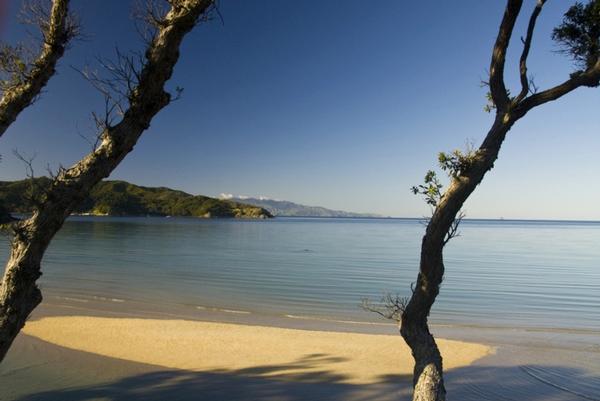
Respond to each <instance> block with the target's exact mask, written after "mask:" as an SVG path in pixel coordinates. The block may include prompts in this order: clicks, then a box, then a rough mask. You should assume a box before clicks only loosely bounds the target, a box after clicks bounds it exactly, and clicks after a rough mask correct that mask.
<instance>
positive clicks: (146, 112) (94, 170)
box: [0, 0, 213, 361]
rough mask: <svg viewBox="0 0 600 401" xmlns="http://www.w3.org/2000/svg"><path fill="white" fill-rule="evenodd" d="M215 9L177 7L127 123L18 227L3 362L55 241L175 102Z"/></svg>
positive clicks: (2, 295)
mask: <svg viewBox="0 0 600 401" xmlns="http://www.w3.org/2000/svg"><path fill="white" fill-rule="evenodd" d="M212 5H213V0H180V1H178V2H173V3H172V6H171V9H170V11H169V12H168V13H167V14H166V16H165V17H164V20H163V21H162V22H161V25H160V28H159V29H158V31H157V33H156V35H155V36H154V39H153V40H152V43H151V44H150V46H149V48H148V49H147V51H146V62H145V64H144V66H143V68H142V70H141V71H140V72H139V77H140V78H139V82H138V84H137V86H136V87H135V88H132V90H131V92H130V94H129V108H128V109H127V110H126V111H125V112H124V114H123V118H122V120H121V121H120V122H119V123H118V124H116V125H114V126H108V127H106V129H105V130H104V131H103V132H102V135H101V138H102V142H101V143H100V145H99V146H98V147H97V148H96V149H95V150H94V151H93V152H91V153H89V154H88V155H87V156H85V157H84V158H83V159H81V160H80V161H79V162H78V163H76V164H75V165H74V166H72V167H71V168H69V169H67V170H64V171H62V172H61V173H60V174H59V175H58V177H57V178H56V179H55V180H54V181H53V182H52V185H51V186H50V188H49V189H48V191H47V192H46V194H45V198H44V199H43V201H42V202H41V204H40V205H38V206H37V207H36V210H35V211H34V213H33V215H32V216H31V217H30V218H29V219H27V220H25V221H22V222H20V223H18V224H17V225H16V226H15V235H14V239H13V241H12V245H11V254H10V258H9V260H8V262H7V264H6V270H5V274H4V278H3V280H2V283H0V361H2V359H3V358H4V356H5V355H6V353H7V351H8V349H9V348H10V345H11V344H12V342H13V340H14V338H15V337H16V335H17V334H18V333H19V331H20V330H21V329H22V328H23V326H24V325H25V321H26V319H27V317H28V316H29V314H30V313H31V312H32V311H33V309H34V308H35V307H36V306H37V305H38V304H39V303H40V302H41V300H42V294H41V291H40V290H39V288H38V287H37V285H36V280H37V279H38V278H39V277H40V276H41V261H42V257H43V255H44V252H45V250H46V248H47V247H48V245H49V244H50V241H51V240H52V238H53V237H54V235H55V234H56V232H57V231H58V230H59V229H60V228H61V226H62V224H63V223H64V221H65V220H66V218H67V217H68V216H69V215H70V214H71V212H72V211H73V210H74V209H75V208H76V207H77V206H78V205H79V204H80V203H81V202H82V201H83V200H84V199H85V197H86V196H87V195H88V194H89V192H90V191H91V189H92V188H93V187H94V185H96V184H97V183H98V182H99V181H100V180H102V179H103V178H106V177H108V175H109V174H110V173H111V172H112V171H113V170H114V169H115V168H116V167H117V166H118V165H119V163H120V162H121V161H122V160H123V159H124V158H125V156H126V155H127V154H128V153H129V152H131V151H132V150H133V147H134V146H135V144H136V142H137V140H138V139H139V137H140V136H141V135H142V133H143V132H144V131H145V130H146V129H147V128H148V127H149V126H150V122H151V120H152V118H153V117H154V116H155V115H156V114H157V113H158V112H159V111H160V110H161V109H162V108H163V107H165V106H166V105H167V104H169V101H170V95H169V94H168V93H167V92H165V90H164V85H165V83H166V82H167V81H168V80H169V78H170V77H171V75H172V72H173V67H174V66H175V64H176V63H177V59H178V58H179V46H180V44H181V41H182V39H183V37H184V36H185V35H186V34H187V33H188V32H189V31H190V30H191V29H192V28H193V27H194V25H195V24H196V23H197V22H198V19H199V18H200V16H201V15H203V14H204V13H205V12H207V10H208V9H209V8H210V7H211V6H212Z"/></svg>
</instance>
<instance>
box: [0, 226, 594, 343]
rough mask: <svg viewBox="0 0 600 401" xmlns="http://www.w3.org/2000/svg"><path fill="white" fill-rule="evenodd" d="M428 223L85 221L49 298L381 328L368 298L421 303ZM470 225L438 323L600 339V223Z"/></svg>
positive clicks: (452, 261)
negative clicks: (418, 290) (414, 298)
mask: <svg viewBox="0 0 600 401" xmlns="http://www.w3.org/2000/svg"><path fill="white" fill-rule="evenodd" d="M425 223H426V222H424V221H423V220H420V219H368V218H365V219H361V218H340V219H337V218H285V217H277V218H274V219H269V220H235V219H197V218H180V217H171V218H167V217H92V216H80V217H71V218H69V219H68V220H67V222H66V223H65V225H64V226H63V228H62V229H61V230H60V232H59V233H58V234H57V235H56V237H55V238H54V240H53V241H52V243H51V244H50V247H49V249H48V250H47V252H46V255H45V257H44V260H43V263H42V271H43V276H42V277H41V279H40V280H39V283H40V287H41V288H42V291H43V293H44V297H45V301H48V302H58V301H60V300H62V301H65V302H71V303H75V304H85V303H89V302H96V303H98V302H100V303H102V302H105V303H112V304H122V305H131V308H136V307H137V308H142V307H143V309H144V310H152V309H153V308H154V307H156V308H159V307H160V308H164V306H165V305H168V306H169V307H170V308H171V310H180V311H187V313H188V314H189V313H192V312H194V311H219V312H221V313H229V314H238V315H256V316H276V317H281V318H288V319H308V320H311V319H312V320H323V321H327V320H331V321H340V322H357V323H365V324H366V323H372V324H377V323H378V322H384V321H385V319H383V318H381V317H380V316H379V315H377V314H376V313H373V312H371V311H368V310H365V309H364V308H363V306H362V304H363V302H364V300H368V302H370V303H371V305H373V306H377V304H378V302H379V301H380V300H381V299H382V298H383V297H385V296H386V295H388V294H389V295H392V296H394V297H395V296H399V297H406V296H410V294H411V284H412V283H413V282H414V281H415V280H416V277H417V273H418V266H419V253H420V243H421V238H422V235H423V233H424V231H425ZM459 231H460V236H458V237H456V238H454V239H452V240H451V241H450V242H449V243H448V245H447V246H446V249H445V252H444V262H445V267H446V273H445V277H444V281H443V284H442V288H441V291H440V295H439V297H438V299H437V301H436V303H435V305H434V307H433V310H432V313H431V316H430V322H431V323H432V324H434V325H436V324H437V325H455V326H478V327H492V328H493V327H515V326H517V327H521V328H526V329H555V330H561V329H566V330H579V331H582V332H590V333H595V332H598V333H600V313H598V311H599V310H600V222H584V221H525V220H518V221H517V220H464V221H463V222H462V223H461V225H460V229H459ZM8 253H9V238H8V237H7V236H6V235H5V236H2V237H1V238H0V255H2V261H3V262H4V261H5V260H6V259H7V258H8Z"/></svg>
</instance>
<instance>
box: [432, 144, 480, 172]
mask: <svg viewBox="0 0 600 401" xmlns="http://www.w3.org/2000/svg"><path fill="white" fill-rule="evenodd" d="M476 155H477V152H476V151H475V150H474V149H473V147H472V145H468V146H467V149H466V151H464V152H463V151H461V150H460V149H455V150H453V151H452V152H451V153H445V152H440V153H439V154H438V163H439V165H440V168H441V169H442V170H444V171H445V172H446V173H447V174H448V176H450V177H454V178H456V177H458V176H460V175H461V174H462V173H464V172H465V171H467V170H468V169H469V168H470V167H471V165H472V164H473V161H474V159H475V156H476Z"/></svg>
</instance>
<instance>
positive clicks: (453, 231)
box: [444, 210, 466, 246]
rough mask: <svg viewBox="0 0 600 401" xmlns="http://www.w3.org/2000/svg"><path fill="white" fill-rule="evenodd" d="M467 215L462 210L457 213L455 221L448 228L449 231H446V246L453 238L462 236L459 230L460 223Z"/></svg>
mask: <svg viewBox="0 0 600 401" xmlns="http://www.w3.org/2000/svg"><path fill="white" fill-rule="evenodd" d="M465 216H466V214H465V212H463V211H462V210H461V211H460V212H458V214H457V215H456V218H455V219H454V221H453V222H452V224H451V225H450V228H449V229H448V232H447V233H446V238H444V246H446V244H447V243H448V242H449V241H450V240H451V239H452V238H456V237H460V231H458V226H459V225H460V223H461V222H462V220H463V219H464V218H465Z"/></svg>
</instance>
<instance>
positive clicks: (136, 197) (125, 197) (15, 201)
mask: <svg viewBox="0 0 600 401" xmlns="http://www.w3.org/2000/svg"><path fill="white" fill-rule="evenodd" d="M32 183H33V185H32ZM50 183H51V181H50V179H48V178H46V177H40V178H36V179H34V181H30V180H22V181H14V182H0V204H1V205H4V206H5V207H6V209H8V210H10V211H12V212H16V213H29V212H31V211H32V210H33V208H34V205H33V204H32V203H31V202H30V201H29V200H28V199H29V197H28V196H26V194H27V193H28V191H30V188H32V187H35V188H39V189H40V191H42V192H43V191H44V189H46V188H48V187H49V185H50ZM75 213H79V214H83V213H86V214H88V213H89V214H99V215H111V216H147V215H151V216H193V217H249V218H265V217H272V216H271V214H270V213H269V212H268V211H266V210H265V209H263V208H260V207H257V206H253V205H243V204H240V203H236V202H231V201H224V200H219V199H214V198H209V197H206V196H193V195H190V194H187V193H185V192H182V191H176V190H172V189H169V188H148V187H140V186H137V185H133V184H130V183H128V182H125V181H102V182H100V183H99V184H98V185H96V186H95V187H94V189H93V190H92V191H91V193H90V195H89V196H88V197H87V198H86V199H85V200H84V201H83V202H82V204H81V205H80V207H79V208H78V209H77V210H76V211H75Z"/></svg>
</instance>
